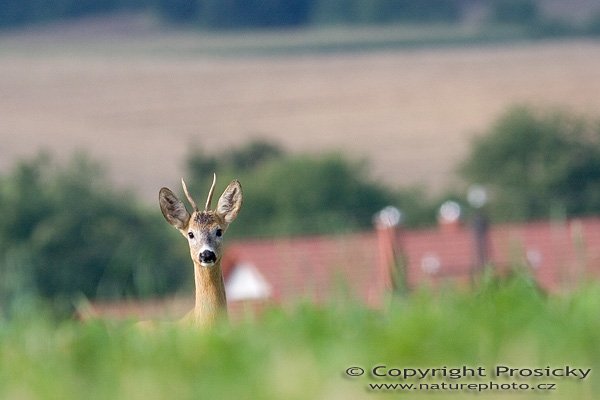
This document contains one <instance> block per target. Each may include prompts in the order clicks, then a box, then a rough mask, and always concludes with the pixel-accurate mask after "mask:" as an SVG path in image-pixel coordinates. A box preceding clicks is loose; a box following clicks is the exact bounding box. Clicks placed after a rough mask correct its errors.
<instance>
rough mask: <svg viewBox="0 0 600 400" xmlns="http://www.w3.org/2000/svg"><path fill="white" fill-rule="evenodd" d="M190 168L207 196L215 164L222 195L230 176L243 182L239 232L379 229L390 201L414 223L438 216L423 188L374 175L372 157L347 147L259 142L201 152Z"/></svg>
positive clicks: (235, 230)
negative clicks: (291, 148)
mask: <svg viewBox="0 0 600 400" xmlns="http://www.w3.org/2000/svg"><path fill="white" fill-rule="evenodd" d="M188 170H189V176H190V187H191V188H192V192H193V193H194V194H196V195H197V196H203V195H206V192H207V191H208V188H209V186H210V181H211V179H212V173H213V171H216V172H217V173H218V175H219V179H218V183H217V186H218V187H217V190H216V193H215V196H218V195H219V194H220V193H219V191H220V190H223V188H224V187H225V185H227V183H228V182H229V180H231V179H233V178H237V179H239V180H240V181H241V183H242V186H243V188H244V206H243V209H242V211H241V212H240V216H239V217H238V220H237V221H236V226H235V227H234V228H233V229H232V231H231V232H230V235H233V236H257V235H258V236H273V235H290V234H308V233H335V232H345V231H353V230H362V229H371V228H372V217H373V214H375V213H376V212H377V211H379V210H380V209H381V208H383V207H385V206H388V205H395V206H397V207H399V208H401V209H402V210H403V211H404V212H405V214H406V216H407V218H406V222H407V223H408V224H410V225H411V226H415V225H423V224H427V223H431V222H432V221H434V218H435V213H434V212H433V211H432V210H434V208H435V207H432V206H431V204H430V203H429V202H427V201H426V198H425V196H424V193H423V192H422V191H419V190H415V189H405V190H399V191H395V190H392V189H390V188H388V187H385V186H384V185H382V184H380V183H378V182H376V181H374V180H373V179H372V178H371V177H370V176H369V169H368V165H367V164H366V163H365V162H362V161H359V162H357V161H351V160H349V159H347V158H345V157H343V156H342V155H340V154H316V155H313V154H293V155H290V154H286V153H285V152H284V151H283V150H282V149H281V148H280V147H279V146H277V145H275V144H273V143H269V142H266V141H254V142H250V143H248V144H246V145H244V146H241V147H240V148H235V149H232V150H229V151H227V152H225V153H223V154H216V155H213V156H207V155H206V154H205V153H203V152H201V151H195V152H193V153H192V154H190V155H189V157H188ZM202 200H203V199H202Z"/></svg>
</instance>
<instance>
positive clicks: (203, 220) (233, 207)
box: [159, 180, 242, 326]
mask: <svg viewBox="0 0 600 400" xmlns="http://www.w3.org/2000/svg"><path fill="white" fill-rule="evenodd" d="M159 204H160V208H161V211H162V213H163V216H164V217H165V219H166V220H167V222H168V223H169V224H171V225H173V226H174V227H175V228H177V229H178V230H179V232H181V234H182V235H183V236H184V237H186V238H187V239H188V244H189V246H190V256H191V258H192V262H193V263H194V282H195V286H196V303H195V306H194V310H193V312H192V313H190V314H188V316H187V317H186V318H184V320H185V321H191V322H192V323H193V324H195V325H202V326H205V325H211V324H213V323H214V322H215V321H216V320H217V319H219V318H226V316H227V297H226V294H225V285H224V283H223V272H222V271H221V258H222V236H223V234H224V233H225V231H226V230H227V227H228V226H229V224H230V223H231V222H232V221H233V220H234V219H235V218H236V217H237V214H238V212H239V210H240V208H241V206H242V187H241V185H240V183H239V182H238V181H235V180H234V181H232V182H231V183H230V184H229V186H227V188H226V189H225V191H224V192H223V194H222V195H221V197H220V198H219V202H218V205H217V208H216V210H205V211H198V210H194V212H193V213H192V214H191V215H190V214H189V213H188V212H187V210H186V209H185V206H184V205H183V203H182V202H181V201H180V200H179V199H178V198H177V196H175V194H173V192H172V191H171V190H169V189H167V188H162V189H161V190H160V192H159ZM219 231H220V232H219ZM219 233H220V234H221V235H219ZM205 250H210V251H212V252H213V253H214V254H215V256H216V261H215V262H214V263H210V264H203V263H202V261H201V259H200V254H201V253H202V251H205Z"/></svg>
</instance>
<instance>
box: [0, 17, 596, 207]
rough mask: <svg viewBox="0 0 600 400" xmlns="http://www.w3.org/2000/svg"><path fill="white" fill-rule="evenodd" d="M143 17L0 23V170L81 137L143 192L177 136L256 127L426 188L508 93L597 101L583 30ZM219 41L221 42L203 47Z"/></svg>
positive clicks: (221, 138)
mask: <svg viewBox="0 0 600 400" xmlns="http://www.w3.org/2000/svg"><path fill="white" fill-rule="evenodd" d="M142 25H143V24H142ZM140 29H141V30H139V29H138V30H134V31H133V32H124V31H123V30H119V29H118V27H115V28H113V29H112V30H111V31H110V32H97V31H93V30H92V31H91V32H89V33H88V35H87V36H85V37H84V38H83V39H82V38H81V37H80V36H78V35H77V34H75V33H70V34H66V35H65V34H58V33H56V32H52V30H43V29H42V30H41V31H38V32H34V33H31V34H30V33H17V34H5V35H4V36H0V49H2V50H1V51H0V93H2V96H0V115H2V124H0V141H1V143H2V146H1V147H0V171H6V170H7V169H8V168H10V167H11V166H12V165H13V164H14V162H15V161H17V160H18V159H20V158H21V157H24V156H28V155H32V154H35V153H36V152H38V151H39V150H40V149H46V150H50V151H52V152H53V153H56V154H58V155H60V156H61V157H64V156H66V155H69V154H71V153H72V152H73V151H76V150H84V151H86V152H89V153H91V154H92V155H93V156H95V157H96V158H98V159H100V160H102V161H104V162H106V163H107V164H108V165H109V168H110V173H111V175H112V176H113V177H114V179H115V181H116V182H118V183H119V184H121V185H126V186H131V187H132V188H134V189H135V190H137V191H139V192H140V193H142V194H143V196H144V199H145V200H147V201H151V202H154V201H155V196H156V191H157V189H158V188H159V187H161V186H163V185H171V186H173V185H176V184H177V183H176V182H177V179H178V178H179V177H180V176H181V175H182V174H183V173H184V171H183V160H184V157H185V155H186V154H187V153H188V152H189V151H190V149H192V148H194V147H197V148H202V149H204V150H205V151H211V150H213V149H220V148H223V147H226V146H228V145H231V144H234V143H239V142H242V141H245V140H247V139H248V138H251V137H256V136H260V137H266V138H272V139H274V140H277V141H279V142H281V143H282V144H283V145H284V146H285V147H287V148H289V149H291V150H293V151H330V150H333V151H338V150H339V151H343V152H347V153H349V154H352V155H354V156H356V157H358V158H366V159H369V160H370V161H371V164H372V166H373V168H374V172H375V174H376V175H377V176H378V177H381V178H383V179H385V180H386V181H387V182H389V183H392V184H415V183H416V184H423V185H426V186H428V187H431V188H433V189H438V188H441V187H444V186H445V185H448V184H450V183H451V182H452V180H453V179H454V173H453V168H454V166H455V165H456V162H457V161H459V160H460V159H462V158H463V156H464V154H465V152H466V151H467V149H468V143H469V139H470V138H471V137H472V136H473V135H474V134H476V133H478V132H481V131H482V130H484V129H485V128H486V127H487V126H489V124H490V123H491V122H492V121H493V120H494V119H495V118H496V117H497V116H498V115H499V113H500V112H502V111H503V110H504V109H505V108H506V107H507V106H509V105H511V104H513V103H516V102H527V103H533V104H536V105H551V106H555V105H561V106H566V107H568V108H570V109H571V110H573V111H576V112H581V113H584V114H589V115H597V113H598V110H599V109H600V107H599V106H600V97H599V96H598V93H600V42H594V41H591V40H573V41H557V42H547V41H545V42H532V43H527V42H521V43H518V44H513V45H509V44H496V45H488V46H484V45H472V46H442V47H434V48H426V49H423V48H418V49H417V48H415V49H411V48H399V49H395V50H394V49H389V50H375V51H366V52H360V53H348V52H338V53H317V54H310V53H304V52H302V53H300V54H297V55H294V54H287V53H282V54H272V55H270V56H264V55H254V56H253V55H249V54H244V55H243V56H236V55H235V51H233V50H235V48H236V46H238V47H239V46H242V47H243V46H246V45H247V44H248V41H251V42H252V43H254V44H253V46H255V47H256V46H258V47H260V44H261V43H263V42H262V40H271V41H273V40H284V41H288V42H289V41H298V40H302V34H303V33H301V32H288V33H285V34H284V35H280V36H277V35H267V34H253V35H246V36H239V35H224V36H218V35H207V34H199V33H194V32H166V33H165V32H161V31H154V30H145V29H146V28H140ZM386 32H387V33H386ZM342 33H343V32H338V34H339V35H341V34H342ZM386 34H388V35H389V34H390V33H389V32H388V31H385V30H383V31H381V30H378V31H377V30H376V31H368V30H366V31H363V32H362V33H361V35H386ZM393 34H395V33H393ZM313 36H314V35H313ZM315 37H316V39H315ZM312 40H318V35H317V36H314V37H313V39H312ZM228 46H229V47H228ZM222 48H229V49H230V50H231V49H233V50H232V51H231V54H229V55H228V56H227V57H222V56H219V55H217V54H216V53H215V51H212V52H211V51H210V50H211V49H212V50H214V49H222Z"/></svg>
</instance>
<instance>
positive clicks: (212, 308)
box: [194, 263, 227, 325]
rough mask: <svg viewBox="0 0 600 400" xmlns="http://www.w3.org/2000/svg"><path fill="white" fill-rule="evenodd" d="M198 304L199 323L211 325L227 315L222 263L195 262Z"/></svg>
mask: <svg viewBox="0 0 600 400" xmlns="http://www.w3.org/2000/svg"><path fill="white" fill-rule="evenodd" d="M194 278H195V283H196V305H195V307H194V319H195V321H196V323H197V324H199V325H210V324H212V323H214V322H215V321H216V320H217V319H219V318H223V317H226V316H227V299H226V297H225V285H224V283H223V273H222V272H221V264H220V263H217V264H215V265H213V266H212V267H203V266H201V265H200V264H198V263H194Z"/></svg>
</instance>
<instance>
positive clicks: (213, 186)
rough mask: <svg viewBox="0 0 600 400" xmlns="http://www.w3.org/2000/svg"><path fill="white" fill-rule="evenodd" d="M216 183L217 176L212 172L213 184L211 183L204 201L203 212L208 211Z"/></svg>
mask: <svg viewBox="0 0 600 400" xmlns="http://www.w3.org/2000/svg"><path fill="white" fill-rule="evenodd" d="M216 183H217V174H215V173H214V172H213V182H212V185H211V186H210V191H209V192H208V198H207V199H206V205H205V206H204V211H208V210H210V203H211V201H212V197H213V193H214V191H215V184H216Z"/></svg>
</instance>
